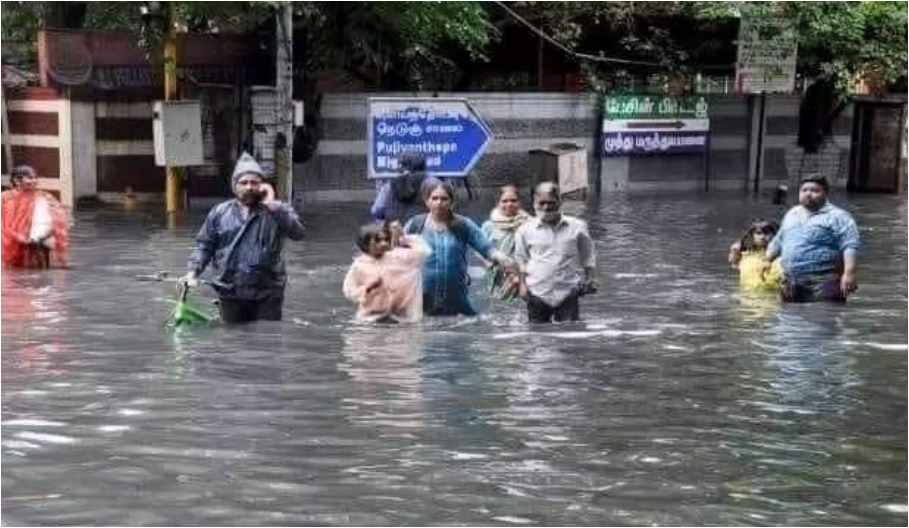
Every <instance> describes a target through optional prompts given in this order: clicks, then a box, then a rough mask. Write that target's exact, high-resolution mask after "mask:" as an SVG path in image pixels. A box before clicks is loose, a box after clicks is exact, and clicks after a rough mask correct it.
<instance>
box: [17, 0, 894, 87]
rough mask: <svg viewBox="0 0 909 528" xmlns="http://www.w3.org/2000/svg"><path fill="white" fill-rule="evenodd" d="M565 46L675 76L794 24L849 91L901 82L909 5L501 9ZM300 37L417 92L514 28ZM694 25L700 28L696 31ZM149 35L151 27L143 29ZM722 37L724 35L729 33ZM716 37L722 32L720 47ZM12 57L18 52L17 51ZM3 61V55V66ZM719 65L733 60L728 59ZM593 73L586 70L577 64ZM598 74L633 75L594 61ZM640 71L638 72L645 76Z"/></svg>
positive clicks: (99, 19) (37, 14)
mask: <svg viewBox="0 0 909 528" xmlns="http://www.w3.org/2000/svg"><path fill="white" fill-rule="evenodd" d="M141 4H143V2H4V4H3V20H2V28H3V40H4V45H5V46H4V47H5V48H6V44H8V43H9V42H13V43H16V42H19V43H23V42H24V43H33V42H34V40H35V36H36V33H37V31H38V29H39V28H41V27H86V28H103V29H126V30H130V31H133V32H135V33H136V34H137V35H140V34H141V33H142V28H143V20H142V17H141V15H140V9H139V8H140V6H141ZM174 4H175V5H176V7H177V11H178V19H179V20H180V21H181V23H182V28H181V29H183V30H185V31H193V32H214V31H222V32H223V31H228V32H232V31H237V32H247V31H250V30H253V29H255V28H261V27H263V24H267V23H268V22H269V21H270V20H273V19H274V13H275V8H276V6H278V5H279V4H280V2H249V1H247V2H175V3H174ZM506 5H507V6H509V7H510V8H511V9H513V10H514V11H515V12H516V13H518V14H519V15H520V16H522V17H524V18H525V19H527V20H528V21H529V22H530V23H532V24H534V25H535V26H538V27H540V28H541V29H543V30H544V31H545V32H546V33H547V34H549V35H551V36H553V37H554V38H555V39H557V40H558V41H560V42H562V43H564V44H565V45H566V46H567V47H569V48H570V49H576V50H578V51H583V52H585V53H587V54H591V55H600V56H603V57H619V58H625V59H632V60H637V61H640V62H648V63H651V66H649V67H646V66H642V67H641V68H643V69H645V70H647V68H649V71H650V72H653V73H656V74H661V75H665V76H667V77H671V76H673V75H677V74H681V75H685V74H687V73H691V72H692V71H693V68H695V67H701V66H702V65H704V64H706V63H711V62H712V63H714V64H716V63H717V60H716V57H718V56H723V57H725V55H724V53H726V52H728V50H730V49H731V48H732V46H733V43H732V42H731V41H730V39H729V36H728V35H727V34H726V33H722V32H719V33H717V32H711V29H713V28H716V27H720V26H722V27H724V28H728V27H731V25H734V24H735V23H736V18H737V17H739V16H741V15H742V14H743V13H747V14H755V15H758V16H761V15H767V14H772V15H774V16H781V17H784V18H786V19H788V20H791V21H792V22H793V24H794V25H795V27H796V28H797V31H798V38H799V63H798V71H799V73H800V74H801V75H803V76H804V77H805V78H808V79H824V81H825V82H829V83H832V84H833V85H834V86H835V87H836V89H837V91H839V92H842V93H846V92H847V91H848V88H849V86H851V84H852V83H853V81H854V79H855V78H856V76H857V75H858V74H860V73H866V74H868V73H872V74H873V75H874V76H876V77H877V78H879V80H881V81H882V82H885V83H887V82H892V81H893V80H895V79H899V78H901V77H903V78H904V77H905V75H906V55H907V50H906V36H907V31H906V28H907V17H906V4H905V3H904V2H526V1H519V2H507V3H506ZM293 6H294V11H295V15H296V17H295V20H296V25H297V29H298V31H299V30H300V29H302V30H303V31H304V33H305V37H304V40H305V49H306V50H307V53H306V60H307V69H308V70H310V71H318V70H324V69H342V70H344V71H347V72H348V73H349V74H350V75H353V76H355V77H359V78H361V79H362V80H364V81H367V82H368V84H370V85H371V86H378V87H382V88H390V89H419V88H426V87H433V86H437V85H438V84H439V79H440V78H442V77H445V76H446V75H452V74H453V73H456V70H457V69H458V64H459V63H458V60H461V61H462V62H463V60H465V58H466V60H483V59H484V58H485V56H484V54H485V53H486V51H487V49H488V46H489V45H490V43H491V42H493V41H494V40H496V38H497V37H498V29H497V27H503V25H505V24H516V22H515V20H513V19H512V18H511V17H510V15H508V14H506V13H505V12H504V10H503V9H502V8H501V7H500V6H499V5H496V4H495V3H481V2H294V3H293ZM692 28H697V30H696V31H692ZM146 31H147V30H146ZM727 33H728V32H727ZM717 35H723V37H722V38H719V37H717ZM10 49H17V47H16V46H13V47H11V48H10ZM8 55H9V54H8V53H7V51H6V50H4V56H5V58H6V57H7V56H8ZM725 62H727V63H728V62H729V61H728V60H727V61H725ZM591 64H594V65H596V64H598V63H597V62H596V61H593V63H591V62H590V61H587V63H586V64H584V66H587V67H589V66H591ZM599 64H601V65H604V66H602V67H600V73H608V74H609V75H612V76H617V75H621V74H622V72H627V71H628V70H629V69H632V68H633V66H630V67H629V68H625V67H622V66H620V65H616V64H610V63H609V62H602V63H599ZM641 68H639V70H640V69H641Z"/></svg>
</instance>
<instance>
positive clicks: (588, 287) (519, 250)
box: [515, 182, 597, 323]
mask: <svg viewBox="0 0 909 528" xmlns="http://www.w3.org/2000/svg"><path fill="white" fill-rule="evenodd" d="M533 205H534V209H535V210H536V213H537V216H536V217H534V218H533V219H531V220H528V221H527V222H525V223H524V224H523V225H522V226H521V227H520V228H518V231H517V233H516V234H515V260H517V262H518V264H519V266H520V269H521V279H522V281H521V282H522V285H523V287H522V297H524V298H525V299H526V301H527V315H528V317H529V319H530V322H531V323H548V322H551V321H552V320H553V319H554V320H555V321H557V322H558V321H577V320H578V319H579V318H580V307H579V303H578V298H579V297H581V296H582V295H584V294H587V293H594V292H595V291H596V289H597V285H596V278H595V277H594V272H595V267H596V253H595V251H594V243H593V239H591V238H590V233H589V232H588V230H587V223H586V222H584V221H583V220H580V219H578V218H574V217H571V216H567V215H563V214H562V213H561V206H562V199H561V195H560V193H559V187H558V186H557V185H556V184H554V183H550V182H544V183H541V184H539V185H538V186H537V188H536V190H535V191H534V198H533Z"/></svg>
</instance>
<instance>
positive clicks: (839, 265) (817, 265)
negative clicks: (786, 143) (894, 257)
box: [766, 176, 859, 302]
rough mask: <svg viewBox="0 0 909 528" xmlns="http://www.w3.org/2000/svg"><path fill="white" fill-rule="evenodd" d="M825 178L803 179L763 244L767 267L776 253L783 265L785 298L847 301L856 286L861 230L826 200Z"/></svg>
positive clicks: (808, 300)
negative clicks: (794, 198) (792, 204)
mask: <svg viewBox="0 0 909 528" xmlns="http://www.w3.org/2000/svg"><path fill="white" fill-rule="evenodd" d="M829 189H830V185H829V184H828V183H827V179H826V178H824V177H823V176H811V177H808V178H805V179H804V180H802V184H801V187H799V205H797V206H795V207H793V208H792V209H790V210H789V212H788V213H786V216H785V217H783V223H782V225H781V226H780V231H779V233H778V234H777V235H776V237H774V238H773V240H772V241H771V242H770V245H769V246H768V247H767V256H766V260H767V267H768V268H769V266H770V263H771V262H772V261H773V260H775V259H776V258H777V257H779V258H780V259H781V263H782V266H783V274H784V278H783V289H782V295H783V300H785V301H788V302H812V301H818V300H822V301H845V300H846V297H847V296H848V295H850V294H852V293H853V292H854V291H855V289H856V278H855V267H856V259H857V252H858V249H859V232H858V227H857V226H856V225H855V220H853V219H852V216H851V215H850V214H849V213H847V212H846V211H844V210H842V209H840V208H839V207H836V206H835V205H833V204H831V203H830V202H828V201H827V192H828V191H829Z"/></svg>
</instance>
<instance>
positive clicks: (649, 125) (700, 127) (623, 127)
mask: <svg viewBox="0 0 909 528" xmlns="http://www.w3.org/2000/svg"><path fill="white" fill-rule="evenodd" d="M660 131H677V132H709V131H710V120H709V119H605V120H603V132H660Z"/></svg>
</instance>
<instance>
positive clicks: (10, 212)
mask: <svg viewBox="0 0 909 528" xmlns="http://www.w3.org/2000/svg"><path fill="white" fill-rule="evenodd" d="M10 184H11V185H12V189H10V190H8V191H4V192H3V194H2V207H3V211H2V216H3V229H2V250H3V254H2V257H3V265H4V266H5V267H13V268H48V267H50V266H51V264H52V263H53V264H56V265H60V266H65V265H66V254H67V249H68V247H69V233H68V230H69V224H68V222H67V217H66V211H65V210H64V209H63V205H62V204H60V202H59V201H57V199H56V198H54V197H53V196H51V195H50V194H48V193H46V192H44V191H41V190H38V174H37V173H36V172H35V169H33V168H31V167H29V166H28V165H20V166H18V167H16V168H14V169H13V170H12V173H11V174H10Z"/></svg>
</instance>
